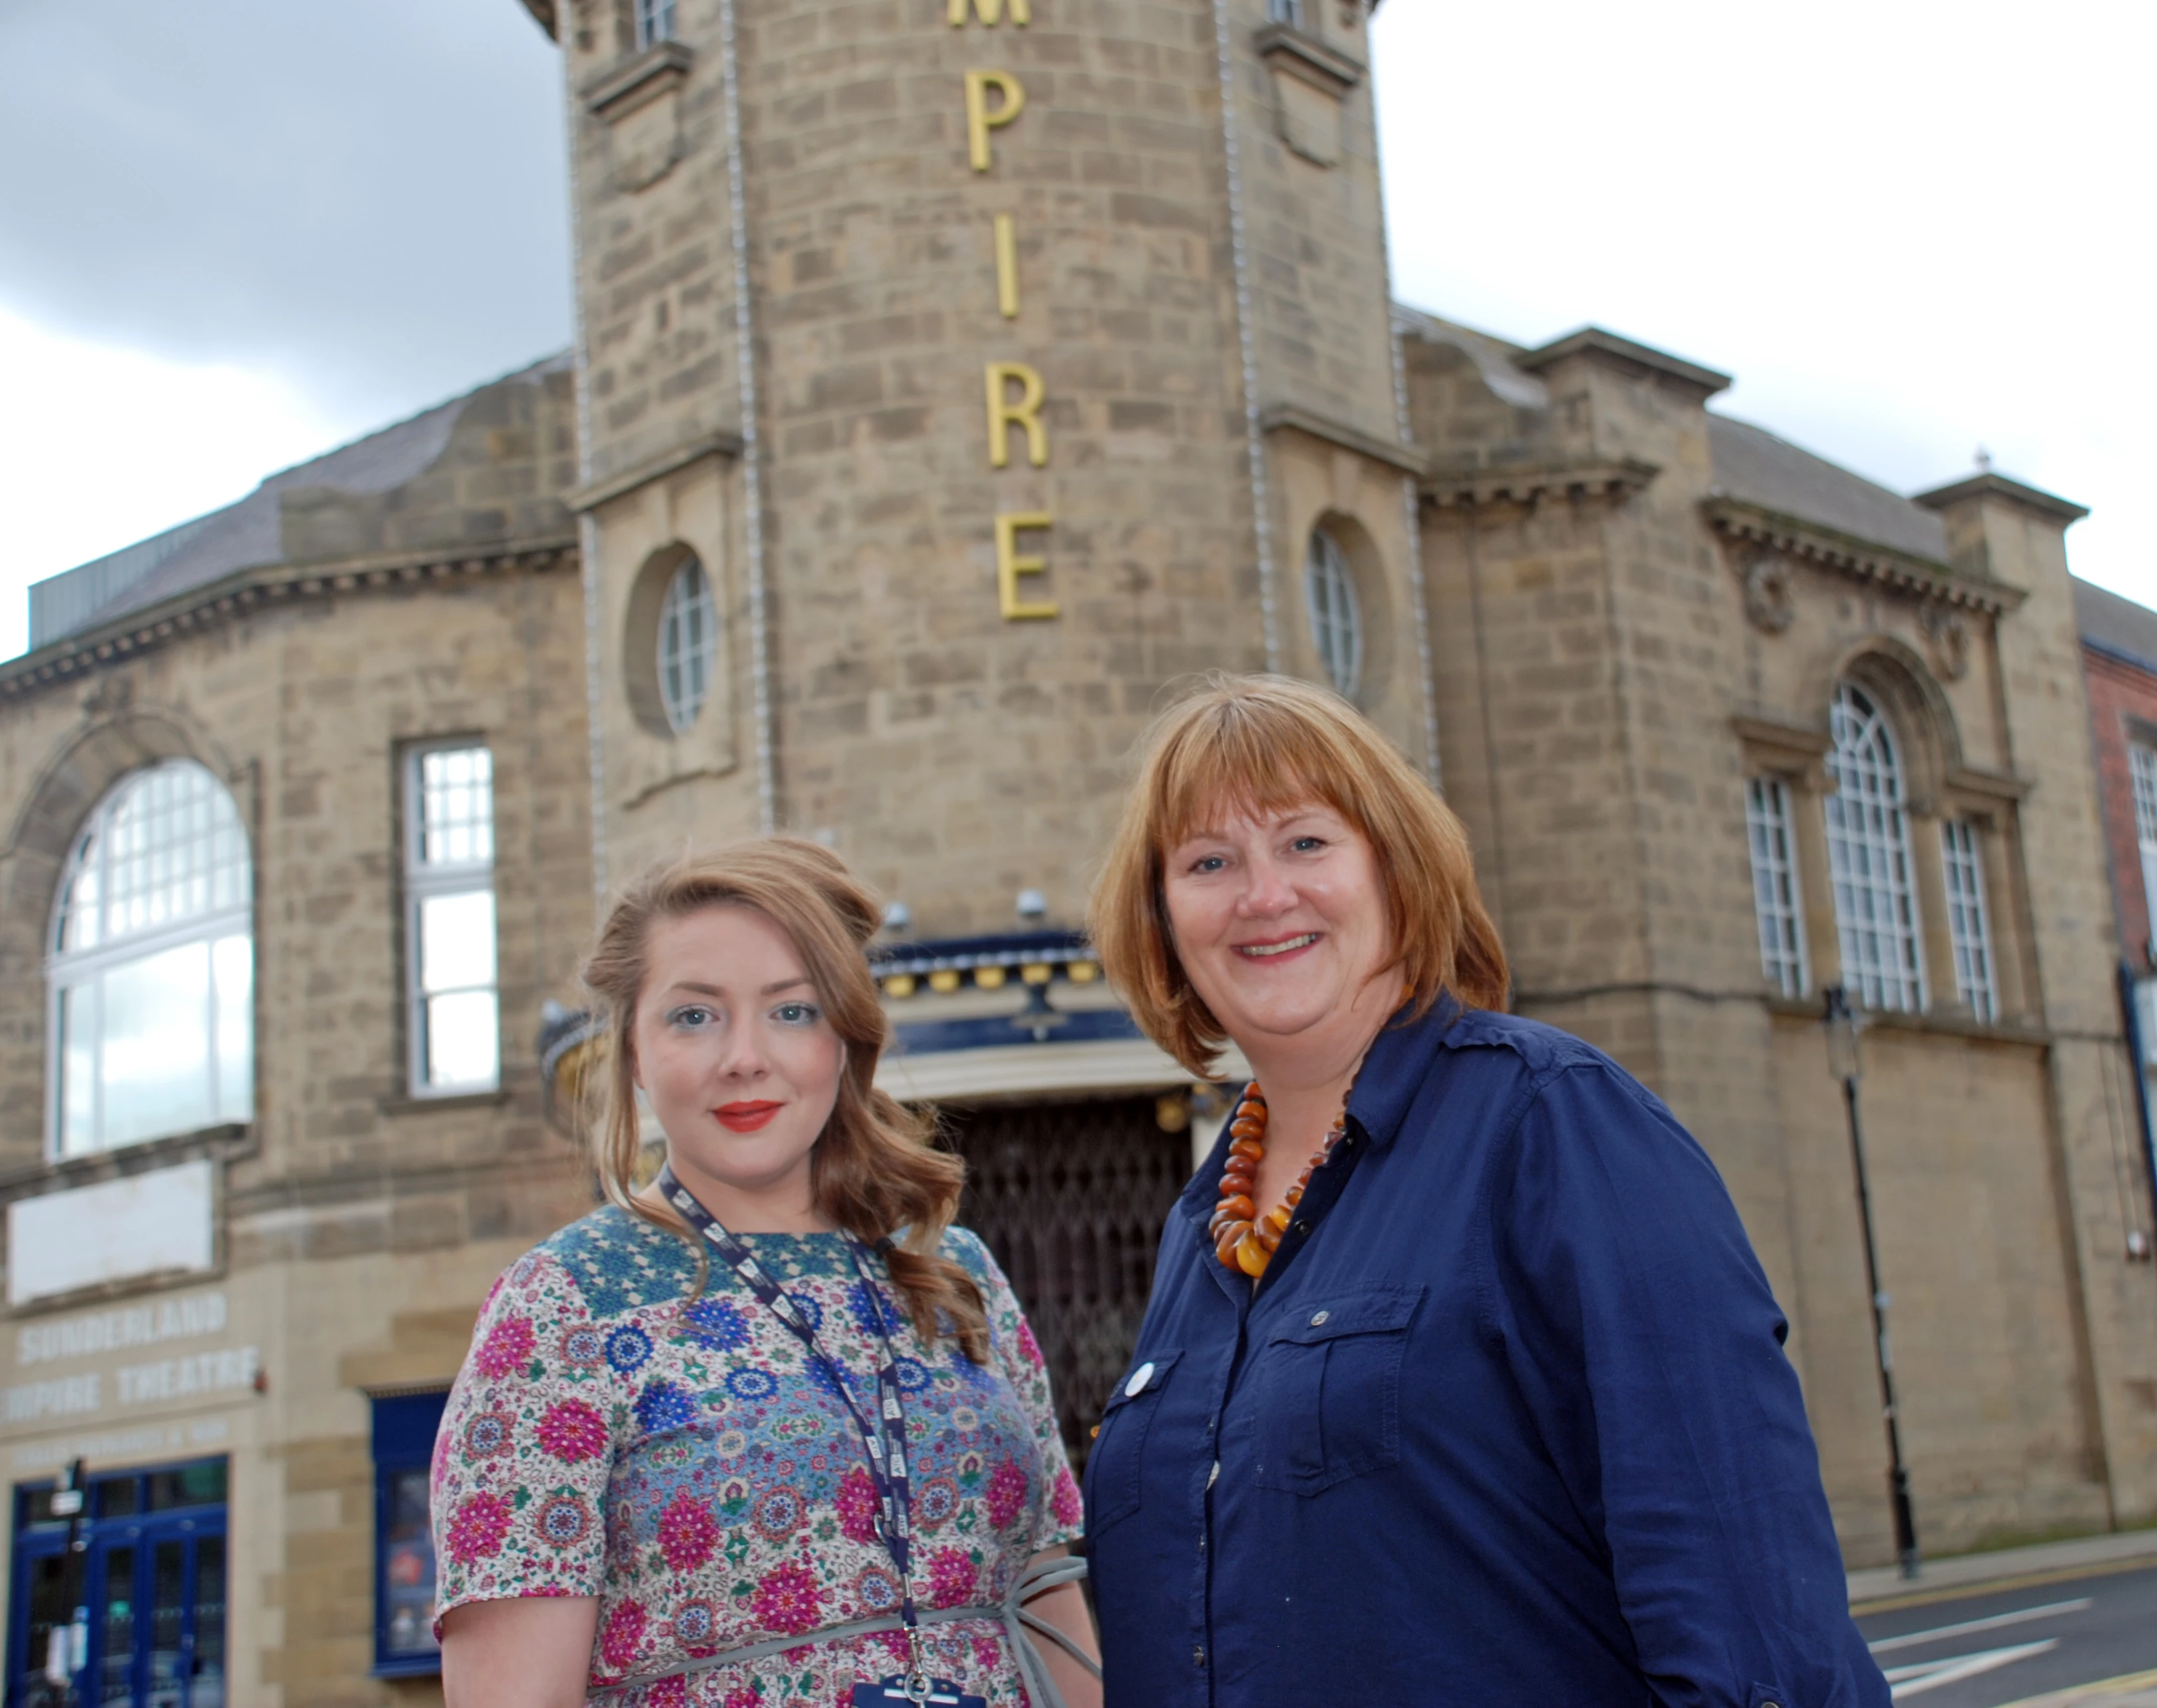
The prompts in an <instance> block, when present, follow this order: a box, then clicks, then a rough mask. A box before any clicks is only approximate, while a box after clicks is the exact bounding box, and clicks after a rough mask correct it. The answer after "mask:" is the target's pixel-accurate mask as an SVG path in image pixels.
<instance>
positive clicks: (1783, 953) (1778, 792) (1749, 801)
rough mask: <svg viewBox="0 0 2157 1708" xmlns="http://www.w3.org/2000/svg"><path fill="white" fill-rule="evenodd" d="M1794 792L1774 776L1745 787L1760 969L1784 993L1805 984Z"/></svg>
mask: <svg viewBox="0 0 2157 1708" xmlns="http://www.w3.org/2000/svg"><path fill="white" fill-rule="evenodd" d="M1789 803H1790V792H1789V787H1788V785H1785V784H1784V783H1783V782H1782V781H1781V780H1780V779H1777V778H1773V777H1755V778H1754V779H1753V780H1752V781H1751V782H1750V783H1748V784H1747V785H1746V788H1745V827H1746V831H1747V836H1748V841H1749V844H1750V846H1751V850H1752V855H1753V914H1754V918H1755V919H1756V921H1757V922H1758V926H1759V929H1760V970H1762V971H1763V973H1765V974H1766V975H1767V976H1768V978H1769V979H1770V980H1773V983H1774V985H1775V986H1776V988H1777V989H1778V990H1781V991H1782V993H1783V994H1784V995H1785V996H1800V995H1804V990H1805V962H1804V918H1803V912H1802V909H1801V908H1800V906H1799V899H1798V886H1797V872H1796V865H1797V862H1795V860H1794V859H1793V858H1792V857H1791V851H1790V805H1789Z"/></svg>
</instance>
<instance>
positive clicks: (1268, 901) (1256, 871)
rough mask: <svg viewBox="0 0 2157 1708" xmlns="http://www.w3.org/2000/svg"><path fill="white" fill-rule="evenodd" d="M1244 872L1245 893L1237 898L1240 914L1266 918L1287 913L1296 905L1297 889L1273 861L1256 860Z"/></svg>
mask: <svg viewBox="0 0 2157 1708" xmlns="http://www.w3.org/2000/svg"><path fill="white" fill-rule="evenodd" d="M1243 871H1244V873H1245V882H1244V884H1243V893H1242V894H1241V895H1240V896H1238V898H1236V905H1237V908H1238V912H1241V913H1252V914H1258V915H1260V916H1264V915H1266V914H1271V913H1285V912H1287V910H1288V909H1289V908H1292V907H1294V906H1295V886H1294V885H1293V884H1291V883H1290V882H1289V881H1288V878H1287V877H1286V875H1285V874H1284V872H1282V871H1281V870H1280V868H1279V867H1277V866H1275V865H1274V863H1273V862H1271V861H1269V860H1254V861H1252V862H1250V863H1249V864H1248V866H1246V867H1244V868H1243Z"/></svg>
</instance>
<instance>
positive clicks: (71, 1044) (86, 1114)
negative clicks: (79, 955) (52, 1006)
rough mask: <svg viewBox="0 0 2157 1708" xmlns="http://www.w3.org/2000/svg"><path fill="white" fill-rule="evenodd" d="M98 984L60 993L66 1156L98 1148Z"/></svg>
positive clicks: (62, 1136)
mask: <svg viewBox="0 0 2157 1708" xmlns="http://www.w3.org/2000/svg"><path fill="white" fill-rule="evenodd" d="M97 1008H98V1002H97V980H95V979H91V980H87V981H86V982H85V983H83V984H80V985H75V986H74V987H73V988H72V989H69V990H63V991H62V992H61V993H60V1098H59V1103H60V1109H59V1115H60V1131H59V1141H60V1144H59V1148H60V1155H63V1156H80V1155H83V1154H84V1153H85V1151H90V1150H95V1149H96V1148H97Z"/></svg>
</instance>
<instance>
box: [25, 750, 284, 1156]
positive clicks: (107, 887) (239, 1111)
mask: <svg viewBox="0 0 2157 1708" xmlns="http://www.w3.org/2000/svg"><path fill="white" fill-rule="evenodd" d="M182 769H185V770H188V771H192V772H195V773H198V774H200V777H201V779H203V781H205V782H206V783H208V785H209V787H210V789H212V790H214V791H215V796H214V803H213V805H212V806H211V809H210V810H211V811H212V813H213V814H215V813H216V812H217V811H218V810H219V808H220V807H221V809H222V810H223V811H224V812H225V813H229V814H230V815H231V820H230V824H229V827H227V828H229V830H230V831H232V832H233V834H234V836H236V837H237V839H238V852H239V870H238V882H237V886H236V888H235V890H234V893H233V894H232V895H230V896H229V897H228V898H226V899H225V900H224V902H223V903H218V904H213V905H210V906H206V907H204V908H201V909H200V910H198V911H196V912H193V913H186V914H184V915H183V916H181V917H179V918H172V919H168V920H166V921H163V922H161V923H152V924H150V925H147V926H143V927H137V928H136V929H125V928H123V929H121V931H120V932H119V933H118V934H116V935H113V936H106V934H105V932H104V930H103V929H101V928H100V931H99V933H98V935H99V937H100V941H98V942H97V943H95V944H92V945H91V946H90V947H89V948H87V949H70V948H68V947H66V946H65V937H66V933H67V928H68V924H69V920H70V918H72V917H73V913H74V908H73V905H72V904H73V903H74V901H75V884H76V882H77V880H78V878H79V877H80V875H81V873H82V872H83V869H84V865H85V860H89V859H94V860H95V862H97V879H98V882H97V895H98V901H97V903H95V905H97V906H100V907H104V906H109V905H110V904H111V899H112V898H111V860H112V854H113V849H112V838H111V835H110V832H111V827H112V824H113V821H114V820H115V819H116V817H117V816H118V815H119V813H120V810H121V808H122V807H123V806H125V805H126V804H127V803H128V802H129V801H130V800H131V799H133V798H134V797H135V796H136V795H137V794H138V793H139V792H140V791H141V790H144V789H146V788H148V787H150V786H152V783H153V779H155V778H156V777H157V776H158V775H159V774H161V773H167V772H172V771H178V770H182ZM234 937H239V938H244V939H245V940H246V944H247V957H248V1003H247V1034H246V1036H247V1042H246V1046H245V1051H246V1057H247V1062H246V1069H247V1071H246V1073H245V1076H244V1078H243V1081H242V1083H241V1084H240V1086H239V1088H238V1095H237V1097H236V1098H235V1099H234V1102H233V1104H232V1106H231V1107H229V1108H228V1107H226V1104H225V1100H224V1072H223V1069H224V1062H223V1061H222V1060H221V1058H220V1057H219V1053H218V1033H219V1018H220V1015H219V1008H220V1004H219V991H218V969H217V962H216V958H215V955H214V954H212V957H211V964H210V982H209V985H208V997H209V1012H208V1024H207V1026H206V1027H205V1037H206V1042H207V1046H208V1049H207V1055H206V1057H205V1059H204V1061H203V1073H204V1075H205V1076H206V1077H207V1079H208V1087H209V1091H210V1104H211V1119H210V1121H209V1122H208V1126H210V1127H216V1126H222V1125H225V1124H231V1123H238V1122H245V1121H251V1120H253V1119H255V1072H256V1062H255V1014H256V1002H255V864H254V852H253V850H252V849H251V848H250V846H248V840H247V828H246V825H245V821H243V820H242V819H241V818H240V816H239V807H238V805H237V804H236V803H235V802H234V800H233V799H232V795H231V791H230V790H227V789H226V788H225V786H224V784H223V783H222V782H221V781H219V779H218V777H217V775H216V774H215V773H214V772H213V771H211V770H210V769H208V767H207V766H204V765H201V764H197V763H196V762H195V761H194V760H193V759H166V760H163V761H162V762H161V763H159V764H154V765H148V766H145V767H143V768H142V769H139V770H136V771H131V772H130V773H129V774H127V775H126V776H125V777H123V778H121V779H120V780H119V781H118V782H116V783H115V784H114V785H112V786H111V788H109V789H108V790H106V792H105V794H104V795H102V796H101V797H100V799H99V800H98V803H97V805H95V807H93V808H92V809H91V810H90V815H89V816H88V817H87V818H86V819H85V820H84V821H83V825H82V828H81V829H80V831H77V832H76V833H75V841H74V844H73V845H72V846H71V847H70V848H69V851H68V857H67V862H66V864H65V865H64V867H62V868H61V877H60V885H59V895H58V896H57V898H55V900H54V907H53V915H52V918H51V921H50V923H49V928H48V931H47V936H46V943H47V945H48V952H47V956H46V961H45V1016H46V1019H45V1149H46V1154H47V1155H49V1157H51V1158H52V1159H53V1160H61V1159H64V1158H66V1157H70V1156H95V1155H101V1154H103V1153H105V1152H106V1151H111V1150H126V1149H129V1148H130V1147H131V1146H133V1145H147V1144H152V1143H154V1142H155V1141H156V1140H159V1139H169V1138H172V1137H174V1136H176V1135H178V1134H182V1133H186V1132H193V1131H201V1130H203V1128H200V1127H193V1126H189V1127H177V1128H174V1129H172V1131H170V1132H161V1133H145V1134H138V1135H136V1137H134V1138H131V1139H124V1140H118V1141H113V1140H110V1139H108V1138H106V1133H105V1129H106V1110H105V1075H104V1073H103V1071H102V1065H101V1057H102V1054H103V1050H104V1042H105V1040H104V1026H105V1016H104V1014H103V1012H102V1001H103V995H102V993H103V989H104V979H105V975H107V974H109V973H111V972H115V971H117V970H120V969H122V968H124V967H127V966H130V965H133V964H135V963H136V962H138V961H143V960H147V959H150V958H152V956H155V955H158V954H164V953H166V952H167V951H169V950H172V949H184V948H186V947H188V945H189V944H196V943H199V944H204V945H205V946H206V947H208V946H214V944H218V943H220V942H223V941H225V940H227V939H231V938H234ZM93 984H95V985H97V987H98V989H99V991H100V1014H99V1016H98V1034H99V1035H98V1040H97V1045H96V1049H97V1052H98V1054H99V1056H100V1067H98V1068H97V1069H96V1070H95V1071H94V1072H93V1077H92V1093H91V1094H92V1097H93V1098H94V1099H95V1101H94V1103H93V1106H92V1110H93V1112H92V1114H91V1116H90V1128H91V1132H92V1135H93V1136H92V1138H91V1140H90V1143H89V1144H88V1145H85V1146H83V1147H81V1148H80V1149H77V1150H69V1148H68V1146H67V1132H66V1119H65V1115H66V1105H67V1051H68V1037H67V998H68V995H69V992H71V991H74V990H80V989H82V988H84V987H85V986H87V985H93Z"/></svg>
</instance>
